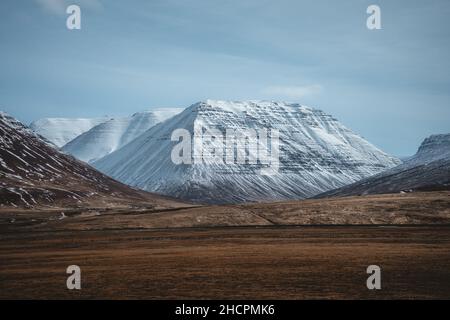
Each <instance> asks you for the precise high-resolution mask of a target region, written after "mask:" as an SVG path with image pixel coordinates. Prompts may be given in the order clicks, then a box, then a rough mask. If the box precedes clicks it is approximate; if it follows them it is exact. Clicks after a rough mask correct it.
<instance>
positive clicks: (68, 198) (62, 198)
mask: <svg viewBox="0 0 450 320" xmlns="http://www.w3.org/2000/svg"><path fill="white" fill-rule="evenodd" d="M139 203H141V204H144V205H145V206H147V207H151V206H156V205H158V206H161V207H173V206H174V205H175V204H176V202H174V201H172V200H170V199H166V198H162V197H160V196H156V195H153V194H150V193H147V192H143V191H138V190H134V189H132V188H130V187H128V186H126V185H124V184H122V183H119V182H117V181H115V180H113V179H111V178H109V177H107V176H105V175H104V174H102V173H100V172H98V171H97V170H95V169H93V168H92V167H90V166H88V165H87V164H85V163H83V162H81V161H79V160H76V159H75V158H73V157H71V156H68V155H65V154H63V153H61V152H59V151H58V150H57V148H56V147H55V146H54V145H53V144H51V143H48V142H46V141H44V140H42V139H41V137H40V136H39V135H37V134H36V133H35V132H33V131H32V130H30V129H29V128H27V127H25V126H24V125H23V124H22V123H20V122H19V121H17V120H16V119H14V118H12V117H10V116H9V115H7V114H5V113H2V112H0V207H3V206H8V207H42V206H45V207H61V206H64V207H67V206H70V207H82V206H84V207H89V206H116V205H121V206H122V205H126V206H134V205H137V204H139Z"/></svg>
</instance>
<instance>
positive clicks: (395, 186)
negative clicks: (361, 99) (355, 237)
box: [318, 134, 450, 197]
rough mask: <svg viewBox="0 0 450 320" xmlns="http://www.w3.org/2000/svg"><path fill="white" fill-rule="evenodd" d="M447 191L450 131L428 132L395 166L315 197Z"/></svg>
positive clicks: (449, 180)
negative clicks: (435, 133)
mask: <svg viewBox="0 0 450 320" xmlns="http://www.w3.org/2000/svg"><path fill="white" fill-rule="evenodd" d="M428 190H450V134H440V135H432V136H430V137H428V138H426V139H425V140H424V141H423V142H422V144H421V145H420V147H419V149H418V151H417V153H416V154H415V155H414V156H413V157H411V158H409V159H408V160H406V161H405V162H404V163H402V164H401V165H399V166H396V167H394V168H392V169H390V170H387V171H385V172H382V173H380V174H378V175H375V176H373V177H370V178H367V179H363V180H361V181H358V182H356V183H354V184H350V185H348V186H345V187H342V188H339V189H336V190H332V191H329V192H326V193H324V194H321V195H319V196H318V197H332V196H350V195H365V194H382V193H396V192H401V191H428Z"/></svg>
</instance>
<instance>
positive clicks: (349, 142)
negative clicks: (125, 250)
mask: <svg viewBox="0 0 450 320" xmlns="http://www.w3.org/2000/svg"><path fill="white" fill-rule="evenodd" d="M196 126H204V127H208V128H213V129H217V130H219V131H220V132H224V131H225V130H226V129H233V130H245V129H255V130H258V129H261V128H264V129H267V130H274V129H275V130H278V131H279V136H280V138H279V148H280V150H279V160H280V166H279V169H278V171H277V172H276V173H275V174H273V175H262V174H260V170H261V168H262V167H264V166H263V165H262V164H261V163H259V162H258V163H255V164H250V163H246V164H239V163H231V164H230V163H226V164H225V163H222V164H221V163H216V162H211V161H209V160H205V159H203V161H202V162H201V163H194V164H181V165H176V164H174V162H173V161H172V159H171V152H172V150H173V148H174V146H175V144H176V142H174V141H171V135H172V133H173V132H174V130H177V129H180V128H182V129H185V130H187V132H189V133H190V134H191V135H192V136H195V135H196V133H195V132H194V127H196ZM249 143H250V142H249ZM252 145H254V143H253V144H252ZM238 149H239V147H238ZM236 152H237V153H239V152H243V153H246V152H249V150H236ZM399 163H400V160H398V159H396V158H394V157H391V156H389V155H387V154H386V153H384V152H382V151H381V150H380V149H378V148H376V147H375V146H373V145H372V144H371V143H369V142H368V141H366V140H365V139H363V138H362V137H360V136H359V135H357V134H355V133H353V132H352V131H351V130H350V129H348V128H346V127H345V126H343V125H342V124H341V123H340V122H339V121H337V120H336V119H335V118H333V117H332V116H330V115H328V114H326V113H324V112H322V111H320V110H317V109H313V108H308V107H305V106H301V105H299V104H288V103H283V102H267V101H244V102H231V101H214V100H207V101H204V102H199V103H196V104H194V105H192V106H190V107H189V108H187V109H186V110H184V111H183V112H182V113H180V114H178V115H176V116H174V117H172V118H170V119H168V120H166V121H165V122H164V123H160V124H158V125H156V126H154V127H152V128H150V129H149V130H147V131H146V132H145V133H143V134H142V135H141V136H139V137H138V138H136V139H135V140H133V141H132V142H130V143H128V144H126V145H125V146H123V147H122V148H120V149H118V150H117V151H115V152H113V153H111V154H109V155H107V156H105V157H103V158H102V159H100V160H98V161H96V162H94V163H93V165H94V166H95V167H96V168H98V169H99V170H100V171H102V172H104V173H105V174H107V175H109V176H111V177H113V178H115V179H117V180H119V181H121V182H123V183H125V184H128V185H131V186H134V187H137V188H140V189H143V190H147V191H152V192H157V193H160V194H166V195H170V196H173V197H177V198H180V199H185V200H189V201H195V202H201V203H205V202H206V203H237V202H247V201H277V200H286V199H302V198H307V197H310V196H313V195H316V194H318V193H321V192H324V191H326V190H330V189H334V188H337V187H341V186H344V185H347V184H349V183H352V182H355V181H358V180H360V179H363V178H366V177H369V176H371V175H374V174H377V173H379V172H381V171H384V170H386V169H389V168H391V167H394V166H396V165H398V164H399Z"/></svg>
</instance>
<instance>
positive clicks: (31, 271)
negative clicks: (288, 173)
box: [0, 226, 450, 299]
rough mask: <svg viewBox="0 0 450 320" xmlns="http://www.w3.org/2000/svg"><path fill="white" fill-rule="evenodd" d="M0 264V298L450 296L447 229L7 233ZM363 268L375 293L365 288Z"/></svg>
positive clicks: (0, 249)
mask: <svg viewBox="0 0 450 320" xmlns="http://www.w3.org/2000/svg"><path fill="white" fill-rule="evenodd" d="M0 261H1V262H0V298H2V299H10V298H27V299H28V298H33V299H47V298H52V299H73V298H82V299H92V298H95V299H97V298H107V299H119V298H120V299H179V298H185V299H206V298H208V299H211V298H213V299H231V298H233V299H317V298H327V299H335V298H339V299H348V298H357V299H370V298H377V299H385V298H400V299H411V298H424V299H429V298H438V299H449V298H450V285H449V283H450V226H434V227H425V226H422V227H399V226H393V227H375V226H372V227H370V226H335V227H330V226H327V227H319V226H314V227H243V228H235V227H232V228H205V229H202V228H186V229H169V230H139V231H136V230H116V231H113V230H109V231H79V232H77V233H76V235H75V234H74V233H73V232H66V231H63V232H31V233H26V234H21V233H14V234H8V235H6V236H5V235H3V236H2V237H1V241H0ZM72 264H76V265H79V266H80V267H81V270H82V271H81V275H82V289H81V290H79V291H77V290H74V291H70V290H68V289H67V288H66V277H67V275H66V273H65V271H66V268H67V266H69V265H72ZM372 264H376V265H379V266H380V267H381V269H382V289H381V290H375V291H370V290H368V289H367V288H366V279H367V276H368V275H367V274H366V268H367V266H369V265H372Z"/></svg>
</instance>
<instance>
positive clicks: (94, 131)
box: [62, 108, 183, 162]
mask: <svg viewBox="0 0 450 320" xmlns="http://www.w3.org/2000/svg"><path fill="white" fill-rule="evenodd" d="M182 110H183V109H178V108H167V109H157V110H152V111H146V112H139V113H135V114H133V115H132V116H131V117H124V118H113V119H110V120H108V121H105V122H103V123H100V124H98V125H96V126H94V127H92V128H91V129H90V130H88V131H86V132H84V133H82V134H80V135H79V136H77V137H76V138H75V139H73V140H72V141H70V142H68V143H67V144H66V145H64V146H63V147H62V151H64V152H67V153H69V154H71V155H73V156H75V157H76V158H78V159H80V160H82V161H85V162H93V161H95V160H98V159H100V158H102V157H104V156H106V155H108V154H110V153H111V152H113V151H115V150H117V149H119V148H121V147H122V146H124V145H126V144H127V143H129V142H131V141H133V140H134V139H136V138H137V137H139V136H140V135H141V134H143V133H144V132H145V131H147V130H148V129H150V128H151V127H153V126H154V125H155V124H157V123H159V122H161V121H164V120H166V119H167V118H170V117H172V116H174V115H176V114H178V113H180V112H181V111H182Z"/></svg>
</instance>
